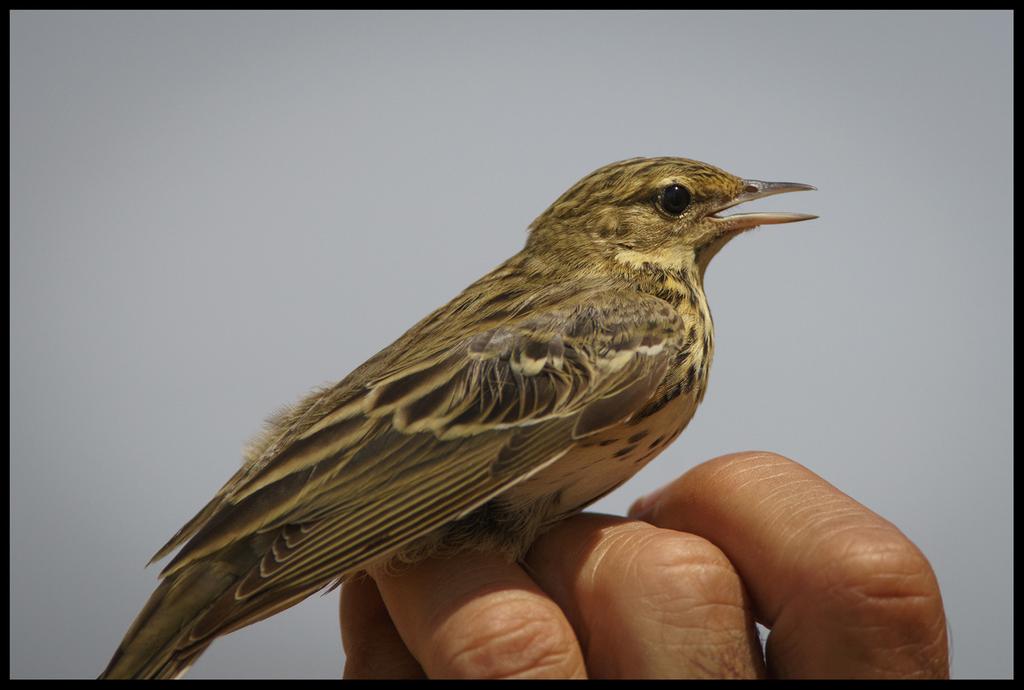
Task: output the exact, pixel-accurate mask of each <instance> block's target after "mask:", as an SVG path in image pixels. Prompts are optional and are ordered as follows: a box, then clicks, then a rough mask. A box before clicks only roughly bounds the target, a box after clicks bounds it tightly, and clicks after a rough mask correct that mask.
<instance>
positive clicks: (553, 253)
mask: <svg viewBox="0 0 1024 690" xmlns="http://www.w3.org/2000/svg"><path fill="white" fill-rule="evenodd" d="M807 189H814V188H813V187H811V186H809V185H804V184H795V183H789V182H760V181H757V180H744V179H740V178H738V177H734V176H733V175H730V174H728V173H726V172H724V171H722V170H719V169H718V168H715V167H713V166H711V165H707V164H705V163H700V162H698V161H692V160H687V159H683V158H647V159H645V158H635V159H631V160H627V161H622V162H619V163H613V164H611V165H608V166H605V167H603V168H601V169H599V170H597V171H595V172H594V173H592V174H590V175H588V176H587V177H585V178H583V179H582V180H580V181H579V182H578V183H576V184H575V185H574V186H573V187H572V188H571V189H569V191H567V192H566V193H565V194H563V195H562V196H561V197H559V198H558V200H556V201H555V203H554V204H552V205H551V207H550V208H548V209H547V210H546V211H545V212H544V213H543V214H542V215H541V216H540V217H539V218H537V220H535V221H534V222H533V224H532V225H531V226H530V235H529V239H528V240H527V242H526V247H525V248H524V249H523V250H522V251H521V252H520V253H519V254H516V255H515V256H513V257H512V258H511V259H509V260H508V261H506V262H505V263H503V264H501V265H500V266H498V267H497V268H496V269H494V270H493V271H491V272H490V273H488V274H487V275H485V276H484V277H483V278H481V279H480V280H478V281H476V282H475V283H473V284H472V285H470V286H469V287H468V288H466V290H464V291H463V292H462V293H461V294H460V295H458V296H457V297H455V298H454V299H453V300H452V301H451V302H449V303H448V304H446V305H444V306H443V307H441V308H440V309H438V310H437V311H435V312H434V313H432V314H430V315H429V316H427V317H426V318H424V319H423V320H422V321H420V322H419V323H418V324H416V325H415V326H413V327H412V328H411V329H410V330H409V331H408V332H407V333H405V335H403V336H402V337H400V338H399V339H398V340H397V341H395V342H394V343H392V344H391V345H390V346H388V347H386V348H384V349H383V350H381V351H380V352H379V353H377V354H376V355H375V356H373V357H372V358H370V360H368V361H367V362H366V363H364V364H363V365H362V366H360V367H359V368H357V369H356V370H355V371H353V372H352V373H351V374H349V375H348V376H347V377H345V379H343V380H342V381H341V382H340V383H338V384H337V385H334V386H331V387H329V388H325V389H321V390H317V391H314V392H313V393H312V394H310V395H308V396H307V397H306V398H304V399H303V400H302V401H300V402H299V403H298V404H297V405H295V406H294V407H292V408H291V409H288V410H286V411H284V412H282V413H281V414H279V415H277V416H276V417H274V418H273V419H271V420H270V421H269V422H268V425H267V428H266V430H265V432H264V433H263V434H262V435H261V436H260V437H259V438H258V439H257V440H256V441H255V442H254V443H253V444H252V445H251V446H250V448H249V449H248V452H247V453H246V460H245V463H244V465H243V466H242V468H241V469H240V470H239V471H238V472H236V473H235V475H234V476H233V477H231V479H229V480H228V482H227V483H226V484H225V485H224V486H223V487H222V488H221V489H220V491H218V492H217V495H216V496H214V498H213V500H211V501H210V503H209V504H207V506H206V507H205V508H203V509H202V510H201V511H199V514H198V515H196V516H195V517H194V518H192V520H190V521H189V522H188V523H187V524H186V525H185V526H184V527H182V528H181V530H179V531H178V533H177V534H175V535H174V537H172V538H171V540H170V541H169V542H167V544H165V545H164V546H163V548H161V549H160V550H159V551H158V552H157V554H156V555H155V556H154V557H153V560H158V559H161V558H163V557H164V556H166V555H168V554H169V553H171V551H173V550H174V549H175V548H177V547H178V546H181V545H182V544H184V547H183V548H182V549H181V551H180V552H178V554H177V556H175V557H174V559H172V560H171V562H170V563H169V564H168V565H167V567H166V568H164V570H163V572H162V573H161V574H160V576H161V578H162V582H161V584H160V585H159V587H157V589H156V591H155V592H154V593H153V595H152V596H151V597H150V599H149V601H148V602H147V604H146V605H145V607H143V609H142V611H141V612H140V613H139V615H138V617H137V618H136V619H135V622H134V623H133V624H132V626H131V628H130V629H129V630H128V632H127V634H126V635H125V638H124V640H123V641H122V642H121V645H120V647H119V648H118V649H117V652H116V653H115V654H114V657H113V659H111V661H110V664H109V665H108V666H107V668H106V670H105V671H104V672H103V676H102V677H104V678H129V677H131V678H172V677H179V676H181V675H182V674H183V673H184V672H185V671H187V670H188V668H189V667H190V666H191V665H192V664H193V663H194V662H195V660H196V659H197V658H198V657H199V655H200V654H202V653H203V651H205V650H206V648H207V647H208V646H209V645H210V643H212V642H213V640H214V639H215V638H217V637H218V636H220V635H225V634H227V633H229V632H231V631H233V630H238V629H239V628H242V627H244V626H246V625H249V624H250V623H254V622H256V621H259V620H262V619H264V618H267V617H268V616H271V615H273V614H275V613H277V612H279V611H283V610H284V609H287V608H288V607H290V606H292V605H294V604H297V603H298V602H300V601H302V600H303V599H305V598H306V597H308V596H309V595H311V594H313V593H314V592H316V591H318V590H321V589H323V588H325V587H327V586H330V585H335V586H336V585H338V584H340V583H341V582H343V581H344V580H345V579H347V578H349V577H351V576H352V575H354V574H356V573H358V572H359V571H363V570H368V569H369V570H373V569H376V568H384V567H387V566H388V565H389V564H394V563H399V562H406V563H408V562H414V561H416V560H419V559H422V558H426V557H428V556H432V555H438V554H454V553H457V552H458V551H459V550H462V549H466V548H476V549H493V550H498V551H501V552H503V553H505V554H506V555H507V556H508V557H509V558H510V559H519V558H521V557H522V556H523V555H524V554H525V553H526V551H527V549H528V548H529V547H530V544H531V543H532V542H533V540H534V538H535V537H536V536H537V535H538V534H539V533H540V532H542V531H543V530H545V529H546V528H548V527H549V526H550V525H552V524H553V523H555V522H557V521H558V520H561V519H562V518H565V517H567V516H569V515H572V514H573V513H576V512H577V511H579V510H581V509H582V508H584V507H585V506H587V505H588V504H590V503H592V502H594V501H596V500H597V499H599V498H601V497H602V496H604V495H605V494H607V493H608V492H610V491H611V490H613V489H615V488H616V487H617V486H619V485H620V484H622V483H623V482H624V481H626V480H627V479H628V478H629V477H631V476H632V475H633V474H634V473H636V472H637V470H639V469H640V468H641V467H643V466H644V465H645V464H646V463H647V462H649V461H650V460H651V459H652V458H653V457H654V456H656V455H657V454H658V453H660V452H661V451H663V450H664V449H665V448H666V446H668V445H669V444H670V443H671V442H672V441H673V440H674V439H675V438H676V436H678V435H679V433H680V432H681V431H682V430H683V428H684V427H685V426H686V425H687V423H688V422H689V421H690V418H691V417H692V416H693V413H694V411H695V410H696V408H697V405H698V404H699V403H700V401H701V400H702V399H703V397H704V391H705V390H706V387H707V381H708V369H709V367H710V366H711V358H712V354H713V352H714V337H713V327H712V322H711V312H710V311H709V310H708V303H707V300H706V299H705V297H704V288H703V280H704V271H705V269H706V268H707V266H708V262H709V261H711V258H712V257H713V256H714V255H715V254H716V253H718V251H719V250H720V249H721V248H722V247H723V246H724V245H725V244H726V242H728V241H729V240H730V239H732V238H733V237H735V236H736V235H738V234H739V233H741V232H743V231H744V230H748V229H750V228H753V227H755V226H758V225H765V224H770V223H790V222H793V221H800V220H808V219H811V218H815V217H816V216H812V215H805V214H796V213H744V214H736V215H728V216H724V217H723V216H721V215H719V214H720V213H721V212H722V211H724V210H725V209H728V208H730V207H732V206H735V205H736V204H739V203H742V202H745V201H750V200H752V199H760V198H762V197H766V196H769V195H772V194H779V193H782V192H792V191H799V190H807ZM151 562H152V561H151Z"/></svg>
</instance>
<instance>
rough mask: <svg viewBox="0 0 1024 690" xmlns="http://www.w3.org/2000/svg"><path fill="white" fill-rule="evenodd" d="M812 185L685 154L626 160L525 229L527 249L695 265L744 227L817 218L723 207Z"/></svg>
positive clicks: (580, 260)
mask: <svg viewBox="0 0 1024 690" xmlns="http://www.w3.org/2000/svg"><path fill="white" fill-rule="evenodd" d="M808 189H814V187H811V186H810V185H806V184H798V183H795V182H762V181H760V180H745V179H742V178H739V177H736V176H735V175H730V174H729V173H727V172H725V171H724V170H720V169H719V168H716V167H714V166H712V165H708V164H707V163H701V162H700V161H694V160H688V159H686V158H633V159H630V160H626V161H620V162H618V163H612V164H611V165H606V166H604V167H603V168H600V169H598V170H595V171H594V172H592V173H591V174H590V175H587V176H586V177H584V178H583V179H582V180H580V181H579V182H577V183H576V184H575V185H573V186H572V187H571V188H570V189H569V190H568V191H567V192H565V194H563V195H562V196H561V197H559V198H558V199H557V200H556V201H555V202H554V203H553V204H552V205H551V206H550V207H549V208H548V209H547V210H546V211H545V212H544V213H543V214H542V215H541V216H540V217H539V218H537V220H535V221H534V222H533V224H532V225H531V226H530V230H531V232H530V239H529V241H528V242H527V250H528V251H530V250H531V249H532V250H542V251H544V252H546V253H547V254H548V255H551V256H555V257H559V258H561V259H563V260H564V261H566V262H568V263H571V264H577V265H582V264H585V263H587V262H590V261H594V260H600V261H612V262H618V263H622V264H635V265H637V266H640V265H642V264H644V263H649V264H652V265H654V266H658V267H661V268H669V267H672V266H675V265H677V264H679V263H682V264H683V266H682V267H683V268H687V267H693V268H697V269H698V270H699V272H700V274H703V272H704V269H705V268H706V267H707V264H708V262H709V261H710V260H711V258H712V257H713V256H714V255H715V254H716V253H717V252H718V250H720V249H721V248H722V247H723V246H725V244H726V243H727V242H728V241H729V240H730V239H732V238H733V237H735V236H736V235H738V234H740V233H741V232H743V231H744V230H749V229H750V228H753V227H756V226H758V225H769V224H773V223H792V222H795V221H800V220H809V219H811V218H816V217H817V216H813V215H807V214H803V213H737V214H731V215H723V213H722V212H723V211H725V210H726V209H729V208H732V207H733V206H736V205H737V204H741V203H743V202H745V201H753V200H754V199H761V198H763V197H766V196H771V195H773V194H781V193H783V192H795V191H801V190H808Z"/></svg>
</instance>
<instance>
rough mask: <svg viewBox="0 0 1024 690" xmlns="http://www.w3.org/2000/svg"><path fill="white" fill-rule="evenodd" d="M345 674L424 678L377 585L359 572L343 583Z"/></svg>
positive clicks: (358, 676) (352, 676) (342, 610)
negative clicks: (392, 619)
mask: <svg viewBox="0 0 1024 690" xmlns="http://www.w3.org/2000/svg"><path fill="white" fill-rule="evenodd" d="M341 643H342V647H343V648H344V650H345V678H424V677H425V674H424V673H423V669H422V668H420V665H419V663H417V661H416V659H415V658H414V657H413V655H412V654H411V653H409V650H408V649H406V647H405V643H404V642H402V638H401V637H400V636H399V635H398V631H397V630H395V625H394V623H392V622H391V617H390V616H389V615H388V610H387V609H386V608H385V607H384V601H383V600H382V599H381V598H380V592H378V591H377V585H376V584H374V582H373V580H371V579H370V578H369V577H367V576H366V575H359V576H357V577H355V578H353V579H351V580H349V581H348V582H346V583H345V584H344V585H342V587H341Z"/></svg>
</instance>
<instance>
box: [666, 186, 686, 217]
mask: <svg viewBox="0 0 1024 690" xmlns="http://www.w3.org/2000/svg"><path fill="white" fill-rule="evenodd" d="M660 201H661V207H662V208H663V209H665V212H666V213H669V214H671V215H673V216H678V215H679V214H680V213H682V212H683V211H685V210H686V207H687V206H689V205H690V190H689V189H687V188H686V187H684V186H683V185H681V184H670V185H669V186H667V187H665V188H664V189H663V190H661V195H660Z"/></svg>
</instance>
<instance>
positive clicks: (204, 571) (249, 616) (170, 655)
mask: <svg viewBox="0 0 1024 690" xmlns="http://www.w3.org/2000/svg"><path fill="white" fill-rule="evenodd" d="M258 561H259V556H258V555H257V552H254V551H253V550H251V549H248V548H240V549H235V550H233V553H232V550H228V553H224V552H222V553H220V554H218V555H217V556H214V557H212V558H208V559H204V560H201V561H198V562H195V563H192V564H190V565H188V566H186V567H184V568H183V569H181V570H178V571H175V572H172V573H171V574H169V575H167V576H166V577H165V578H164V580H163V582H161V583H160V586H159V587H157V588H156V591H155V592H153V594H152V595H151V596H150V597H149V601H148V602H146V605H145V606H144V607H143V608H142V611H141V612H139V615H138V616H136V618H135V622H133V623H132V626H131V627H130V628H129V629H128V632H127V633H125V636H124V640H122V641H121V644H120V646H118V648H117V651H116V652H115V653H114V656H113V658H112V659H111V660H110V663H109V664H107V668H106V669H105V670H104V671H103V673H102V674H101V675H100V678H101V679H107V678H109V679H114V678H139V679H158V678H180V677H181V676H182V675H183V674H184V673H185V672H186V671H188V669H189V668H190V667H191V666H192V664H194V663H195V662H196V660H197V659H198V658H199V657H200V655H202V653H203V652H204V651H206V648H207V647H209V646H210V644H211V643H212V642H213V640H214V639H216V638H217V637H219V636H221V635H226V634H228V633H229V632H232V631H234V630H238V629H239V628H244V627H245V626H247V625H251V624H252V623H255V622H257V621H261V620H263V619H264V618H268V617H270V616H273V615H274V614H275V613H279V612H281V611H284V610H285V609H287V608H290V607H292V606H294V605H295V604H297V603H299V602H300V601H302V600H303V599H305V598H306V597H308V596H309V595H311V594H313V593H314V592H316V591H318V590H320V589H323V588H324V587H325V586H327V585H328V584H330V583H331V581H332V580H337V582H340V581H341V580H340V579H337V578H330V579H327V580H318V581H313V582H309V581H305V582H302V583H296V584H295V585H294V586H292V587H284V588H280V589H278V588H269V589H267V590H264V591H260V592H258V593H254V594H251V595H249V596H244V597H242V598H238V597H237V596H236V594H237V589H238V588H237V585H238V583H239V582H240V581H241V580H243V579H244V577H245V575H246V574H247V573H248V572H249V570H250V569H251V568H253V567H258V566H257V565H256V564H257V563H258Z"/></svg>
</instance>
